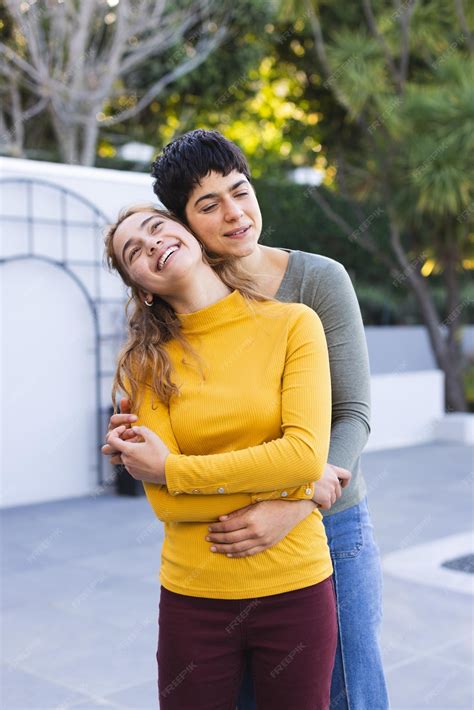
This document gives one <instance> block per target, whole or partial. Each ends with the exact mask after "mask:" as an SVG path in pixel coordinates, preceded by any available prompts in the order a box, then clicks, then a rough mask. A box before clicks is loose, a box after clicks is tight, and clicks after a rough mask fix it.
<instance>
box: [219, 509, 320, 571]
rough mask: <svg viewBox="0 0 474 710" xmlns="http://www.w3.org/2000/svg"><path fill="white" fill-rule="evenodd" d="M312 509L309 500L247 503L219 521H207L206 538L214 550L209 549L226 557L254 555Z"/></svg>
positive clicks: (281, 536) (285, 532) (275, 541)
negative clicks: (207, 531)
mask: <svg viewBox="0 0 474 710" xmlns="http://www.w3.org/2000/svg"><path fill="white" fill-rule="evenodd" d="M314 508H315V506H314V503H313V502H312V501H310V500H301V501H283V500H271V501H270V500H269V501H262V502H261V503H255V504H253V505H247V506H246V507H245V508H239V509H238V510H234V511H233V512H232V513H229V514H228V515H221V516H220V517H219V521H220V522H218V523H211V525H210V526H209V531H210V532H209V535H208V536H207V537H206V540H208V542H212V543H215V544H214V545H213V547H215V550H212V549H211V551H215V552H220V553H222V554H224V555H227V556H228V557H248V556H249V555H255V554H257V552H262V551H263V550H266V549H268V548H269V547H273V545H276V544H277V542H280V540H282V539H283V538H284V537H285V536H286V535H288V533H289V532H290V530H292V529H293V528H294V527H295V525H297V524H298V523H300V522H301V521H302V520H303V519H304V518H306V517H307V516H308V515H309V514H310V513H311V512H312V511H313V510H314Z"/></svg>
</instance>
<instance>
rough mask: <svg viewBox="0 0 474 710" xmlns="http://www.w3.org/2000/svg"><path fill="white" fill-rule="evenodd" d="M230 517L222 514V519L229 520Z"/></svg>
mask: <svg viewBox="0 0 474 710" xmlns="http://www.w3.org/2000/svg"><path fill="white" fill-rule="evenodd" d="M228 517H229V516H228V515H221V517H220V520H227V518H228Z"/></svg>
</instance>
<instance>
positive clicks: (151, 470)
mask: <svg viewBox="0 0 474 710" xmlns="http://www.w3.org/2000/svg"><path fill="white" fill-rule="evenodd" d="M106 441H107V444H108V445H109V446H110V447H111V448H112V449H113V450H115V451H119V452H120V455H121V459H122V464H123V465H124V466H125V468H126V469H127V471H128V472H129V474H130V475H131V476H133V478H135V479H136V480H137V481H146V482H147V483H158V484H165V485H166V476H165V462H166V459H167V458H168V455H169V453H170V451H169V449H168V447H167V446H166V445H165V444H164V443H163V441H162V440H161V439H160V437H159V436H158V435H157V434H155V432H153V431H151V430H150V429H148V428H147V427H145V426H134V427H132V428H131V429H127V427H126V426H124V425H122V426H119V427H116V428H115V429H112V430H111V431H109V432H108V434H107V436H106Z"/></svg>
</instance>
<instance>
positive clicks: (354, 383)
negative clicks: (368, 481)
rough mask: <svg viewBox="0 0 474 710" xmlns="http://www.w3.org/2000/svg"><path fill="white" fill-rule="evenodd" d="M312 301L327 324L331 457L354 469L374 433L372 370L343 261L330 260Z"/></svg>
mask: <svg viewBox="0 0 474 710" xmlns="http://www.w3.org/2000/svg"><path fill="white" fill-rule="evenodd" d="M311 305H312V308H313V309H314V310H315V311H316V313H317V314H318V316H319V317H320V318H321V321H322V324H323V327H324V332H325V334H326V340H327V344H328V350H329V361H330V368H331V388H332V425H331V441H330V447H329V456H328V461H329V463H332V464H335V465H336V466H342V467H343V468H347V469H349V471H352V472H354V468H355V465H356V463H357V460H358V458H359V456H360V454H361V453H362V450H363V448H364V446H365V445H366V443H367V439H368V437H369V434H370V372H369V358H368V353H367V343H366V339H365V332H364V326H363V323H362V317H361V313H360V309H359V304H358V301H357V296H356V294H355V291H354V287H353V286H352V282H351V280H350V278H349V274H348V273H347V271H346V270H345V268H344V267H343V266H342V264H340V263H338V262H336V261H332V260H329V259H328V260H327V263H326V265H325V268H324V269H323V270H322V271H321V272H320V274H319V279H318V281H317V284H316V288H315V290H314V298H313V303H312V304H311Z"/></svg>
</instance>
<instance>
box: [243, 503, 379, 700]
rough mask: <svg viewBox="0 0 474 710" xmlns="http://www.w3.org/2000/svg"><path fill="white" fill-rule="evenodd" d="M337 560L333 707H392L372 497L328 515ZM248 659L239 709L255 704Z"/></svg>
mask: <svg viewBox="0 0 474 710" xmlns="http://www.w3.org/2000/svg"><path fill="white" fill-rule="evenodd" d="M324 525H325V528H326V535H327V538H328V543H329V549H330V551H331V557H332V562H333V566H334V585H335V588H336V597H337V615H338V622H339V639H338V644H337V650H336V662H335V665H334V671H333V676H332V684H331V710H387V708H388V707H389V702H388V695H387V688H386V685H385V678H384V673H383V668H382V660H381V656H380V647H379V639H378V634H379V629H380V622H381V620H382V572H381V567H380V557H379V551H378V547H377V545H376V544H375V541H374V536H373V527H372V523H371V522H370V516H369V511H368V508H367V498H364V499H363V500H362V501H361V502H360V503H359V504H358V505H354V506H352V507H351V508H348V509H347V510H343V511H342V512H341V513H335V514H334V515H329V516H326V517H325V518H324ZM249 668H250V666H249V664H247V668H246V672H245V675H244V679H243V681H242V686H241V690H240V695H239V702H238V710H255V708H256V705H255V697H254V693H253V686H252V678H251V675H250V670H249Z"/></svg>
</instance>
